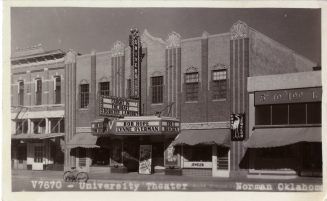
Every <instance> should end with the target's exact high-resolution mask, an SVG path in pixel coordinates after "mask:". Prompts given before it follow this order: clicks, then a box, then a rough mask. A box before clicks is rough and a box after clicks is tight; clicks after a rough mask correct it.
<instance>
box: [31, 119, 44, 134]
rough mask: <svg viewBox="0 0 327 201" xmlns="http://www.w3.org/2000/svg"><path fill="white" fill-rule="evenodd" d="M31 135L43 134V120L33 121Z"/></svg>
mask: <svg viewBox="0 0 327 201" xmlns="http://www.w3.org/2000/svg"><path fill="white" fill-rule="evenodd" d="M33 133H34V134H42V133H45V119H35V120H33Z"/></svg>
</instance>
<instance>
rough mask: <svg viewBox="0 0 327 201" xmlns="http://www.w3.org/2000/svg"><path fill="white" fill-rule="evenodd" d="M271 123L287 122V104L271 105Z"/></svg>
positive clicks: (280, 123)
mask: <svg viewBox="0 0 327 201" xmlns="http://www.w3.org/2000/svg"><path fill="white" fill-rule="evenodd" d="M272 124H273V125H282V124H288V105H287V104H285V105H284V104H281V105H272Z"/></svg>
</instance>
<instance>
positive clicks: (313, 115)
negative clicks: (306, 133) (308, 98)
mask: <svg viewBox="0 0 327 201" xmlns="http://www.w3.org/2000/svg"><path fill="white" fill-rule="evenodd" d="M307 121H308V124H321V103H308V104H307Z"/></svg>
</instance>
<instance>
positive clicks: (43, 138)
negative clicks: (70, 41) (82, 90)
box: [11, 45, 65, 170]
mask: <svg viewBox="0 0 327 201" xmlns="http://www.w3.org/2000/svg"><path fill="white" fill-rule="evenodd" d="M64 56H65V52H63V51H62V50H53V51H45V50H44V49H43V47H42V46H41V45H37V46H34V47H30V48H25V49H19V50H17V51H16V52H15V53H14V54H13V55H12V57H11V120H12V121H11V122H12V129H11V131H12V135H11V154H12V168H13V169H28V170H48V169H56V170H63V167H64V137H65V129H64V123H65V120H64V112H65V110H64V88H63V87H62V83H63V82H64V68H65V65H64Z"/></svg>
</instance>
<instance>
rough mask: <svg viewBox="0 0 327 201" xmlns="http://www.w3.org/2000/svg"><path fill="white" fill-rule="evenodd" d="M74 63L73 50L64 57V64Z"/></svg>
mask: <svg viewBox="0 0 327 201" xmlns="http://www.w3.org/2000/svg"><path fill="white" fill-rule="evenodd" d="M72 63H76V52H75V51H74V50H69V51H68V52H67V53H66V56H65V64H72Z"/></svg>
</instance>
